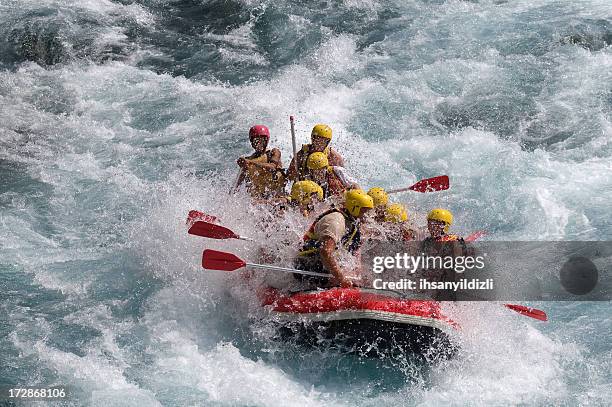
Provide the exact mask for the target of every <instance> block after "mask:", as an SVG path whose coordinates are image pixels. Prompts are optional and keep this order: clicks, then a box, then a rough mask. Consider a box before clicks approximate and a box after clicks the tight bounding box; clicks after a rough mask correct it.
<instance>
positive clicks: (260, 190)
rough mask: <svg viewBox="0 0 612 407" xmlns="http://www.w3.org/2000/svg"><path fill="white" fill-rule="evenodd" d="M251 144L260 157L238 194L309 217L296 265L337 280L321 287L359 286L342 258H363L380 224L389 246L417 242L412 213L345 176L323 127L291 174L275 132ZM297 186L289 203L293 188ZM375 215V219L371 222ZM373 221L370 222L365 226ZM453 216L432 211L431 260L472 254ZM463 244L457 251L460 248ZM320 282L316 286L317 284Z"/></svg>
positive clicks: (246, 165) (244, 168)
mask: <svg viewBox="0 0 612 407" xmlns="http://www.w3.org/2000/svg"><path fill="white" fill-rule="evenodd" d="M249 140H250V142H251V145H252V147H253V149H254V151H253V153H252V154H251V155H249V156H246V157H240V158H239V159H238V160H237V164H238V166H239V167H240V174H239V176H238V180H237V182H236V185H235V186H234V191H235V190H237V189H238V188H239V187H241V186H244V187H245V188H246V190H247V191H248V192H249V193H250V195H251V196H252V198H253V199H254V201H255V202H257V203H261V204H270V205H272V207H273V208H275V210H276V211H285V210H291V209H295V210H297V211H299V212H300V213H302V214H303V215H304V216H306V217H310V216H315V215H316V217H315V218H314V221H313V222H312V225H311V226H310V228H309V229H308V231H306V233H305V235H304V244H303V247H302V248H301V251H300V252H299V254H298V256H297V257H296V259H295V263H294V266H295V267H296V268H297V269H300V270H305V271H311V272H317V273H331V274H332V275H333V277H332V278H331V280H329V279H327V280H328V281H325V282H322V281H319V282H318V285H330V284H331V285H339V286H342V287H351V286H353V285H355V283H354V280H353V279H351V278H350V277H349V276H350V275H351V273H350V270H345V269H344V268H343V267H342V265H341V264H340V263H339V262H338V260H337V258H336V256H335V255H334V254H335V252H336V251H337V250H339V249H340V248H341V247H342V248H344V249H346V250H347V251H348V252H349V253H350V254H352V255H353V256H355V257H357V258H358V257H359V248H360V246H361V242H362V241H363V239H362V236H363V235H366V236H374V235H376V234H377V233H380V228H374V227H370V228H368V224H369V223H371V222H374V223H376V224H378V226H381V227H382V228H383V230H385V236H384V237H385V239H386V240H388V241H411V240H415V239H416V238H417V236H416V233H415V231H414V230H412V229H411V228H410V226H409V224H408V213H407V211H406V208H405V207H404V206H403V205H401V204H399V203H390V202H389V197H388V194H387V193H386V192H385V190H384V189H383V188H380V187H374V188H371V189H370V190H368V192H365V191H364V190H362V189H360V187H359V185H358V184H357V182H356V181H355V180H354V179H353V178H351V177H350V176H349V175H348V174H347V172H346V170H345V169H344V160H343V158H342V157H341V156H340V154H338V152H337V151H335V150H334V149H333V148H332V147H331V141H332V129H331V128H330V127H329V126H327V125H325V124H317V125H315V126H314V127H313V129H312V132H311V143H310V144H305V145H303V146H302V148H301V149H300V150H299V151H298V152H297V154H296V155H295V157H294V158H293V160H292V161H291V163H290V164H289V168H288V169H287V170H285V169H284V168H283V165H282V161H281V152H280V150H279V149H278V148H269V142H270V131H269V130H268V128H267V127H266V126H264V125H256V126H253V127H251V129H250V130H249ZM289 181H290V182H292V186H291V192H290V194H289V195H288V196H287V195H286V193H285V187H286V185H287V183H288V182H289ZM323 203H328V204H330V207H329V208H328V209H327V210H324V211H322V213H316V210H317V209H318V208H320V206H321V205H322V204H323ZM370 211H372V212H373V214H372V215H373V216H370V215H368V216H367V217H365V215H366V214H367V213H368V212H370ZM364 217H365V218H364ZM452 223H453V215H452V213H451V212H450V211H448V210H446V209H442V208H436V209H433V210H431V211H430V212H429V213H428V215H427V230H428V232H429V236H427V237H426V238H425V239H423V242H422V247H423V248H424V250H426V251H427V253H428V254H432V252H436V253H440V252H441V251H445V252H448V250H449V248H450V250H451V252H452V253H453V254H454V255H461V254H460V253H461V252H462V251H464V250H465V243H464V242H463V239H462V238H461V237H459V236H457V235H454V234H449V227H450V226H451V224H452ZM452 242H455V243H452ZM311 281H312V279H311Z"/></svg>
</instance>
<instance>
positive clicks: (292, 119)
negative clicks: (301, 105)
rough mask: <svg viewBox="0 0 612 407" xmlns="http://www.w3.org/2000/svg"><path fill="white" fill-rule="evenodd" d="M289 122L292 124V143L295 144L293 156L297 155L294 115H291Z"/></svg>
mask: <svg viewBox="0 0 612 407" xmlns="http://www.w3.org/2000/svg"><path fill="white" fill-rule="evenodd" d="M289 123H290V124H291V144H292V146H293V157H294V158H295V156H296V155H297V142H296V140H295V119H294V118H293V116H289Z"/></svg>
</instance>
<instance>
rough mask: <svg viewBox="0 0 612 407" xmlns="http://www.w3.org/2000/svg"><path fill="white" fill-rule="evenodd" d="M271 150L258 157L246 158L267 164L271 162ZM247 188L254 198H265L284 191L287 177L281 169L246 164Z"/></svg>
mask: <svg viewBox="0 0 612 407" xmlns="http://www.w3.org/2000/svg"><path fill="white" fill-rule="evenodd" d="M271 156H272V151H271V150H267V151H266V152H265V153H264V154H261V155H260V156H259V157H255V158H247V160H248V161H250V162H256V163H262V164H268V163H270V162H271ZM246 177H247V190H248V191H249V192H250V194H251V196H252V197H254V198H267V197H269V196H271V195H282V194H283V193H284V191H285V185H286V184H287V178H286V176H285V172H284V171H283V170H282V169H278V170H276V171H270V170H267V169H263V168H259V167H255V166H248V167H247V170H246Z"/></svg>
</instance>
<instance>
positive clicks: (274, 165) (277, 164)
mask: <svg viewBox="0 0 612 407" xmlns="http://www.w3.org/2000/svg"><path fill="white" fill-rule="evenodd" d="M247 165H254V166H256V167H259V168H264V169H267V170H270V171H276V170H278V169H279V168H282V167H283V164H282V162H281V152H280V150H279V149H278V148H274V149H272V152H271V154H270V162H269V163H258V162H250V161H247Z"/></svg>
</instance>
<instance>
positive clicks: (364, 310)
mask: <svg viewBox="0 0 612 407" xmlns="http://www.w3.org/2000/svg"><path fill="white" fill-rule="evenodd" d="M262 300H263V305H264V306H266V308H268V310H269V311H270V312H271V314H272V315H273V319H274V320H275V321H276V322H277V323H278V324H279V333H280V335H281V337H282V338H283V339H289V338H293V339H296V340H297V341H299V342H300V343H303V344H307V345H311V346H330V347H338V348H343V349H347V350H352V351H356V352H358V353H362V354H363V353H365V354H386V353H389V352H403V353H405V352H411V353H419V354H431V353H436V354H439V353H442V354H444V355H452V354H453V353H454V352H455V351H456V346H454V345H453V344H452V342H451V340H450V336H449V333H450V332H451V331H453V330H456V329H458V328H459V327H458V325H457V324H456V323H455V322H454V321H452V320H451V319H450V318H448V317H446V316H444V315H443V314H442V312H441V308H440V303H439V302H436V301H424V300H414V299H406V298H404V297H403V296H402V294H401V293H398V292H395V291H382V290H374V289H363V288H331V289H326V290H313V291H300V292H295V293H283V292H281V291H278V290H275V289H268V290H266V291H265V293H264V295H263V296H262Z"/></svg>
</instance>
